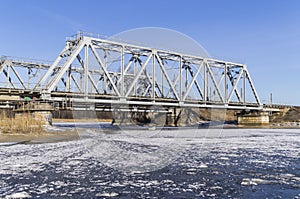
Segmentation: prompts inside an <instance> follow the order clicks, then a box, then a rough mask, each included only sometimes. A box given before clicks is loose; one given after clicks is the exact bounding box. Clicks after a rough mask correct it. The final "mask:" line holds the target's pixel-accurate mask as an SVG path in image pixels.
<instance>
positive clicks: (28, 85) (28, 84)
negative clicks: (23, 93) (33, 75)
mask: <svg viewBox="0 0 300 199" xmlns="http://www.w3.org/2000/svg"><path fill="white" fill-rule="evenodd" d="M27 70H28V72H27V75H28V76H27V78H28V79H27V80H28V82H27V88H28V89H30V68H29V67H27Z"/></svg>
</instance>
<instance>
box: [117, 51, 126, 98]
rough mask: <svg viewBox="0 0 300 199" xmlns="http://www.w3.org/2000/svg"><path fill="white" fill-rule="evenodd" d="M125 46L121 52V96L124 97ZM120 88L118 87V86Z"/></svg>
mask: <svg viewBox="0 0 300 199" xmlns="http://www.w3.org/2000/svg"><path fill="white" fill-rule="evenodd" d="M124 56H125V55H124V46H122V50H121V79H122V81H121V96H122V97H124V95H125V93H124V79H125V78H124ZM117 86H118V85H117Z"/></svg>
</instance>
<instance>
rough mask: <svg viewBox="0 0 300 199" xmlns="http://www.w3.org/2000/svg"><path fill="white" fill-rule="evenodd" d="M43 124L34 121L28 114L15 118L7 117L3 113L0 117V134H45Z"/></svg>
mask: <svg viewBox="0 0 300 199" xmlns="http://www.w3.org/2000/svg"><path fill="white" fill-rule="evenodd" d="M43 125H44V123H43V122H42V121H41V120H37V119H35V118H34V117H33V116H31V115H30V114H28V115H23V116H19V117H15V118H10V117H7V115H6V114H5V113H2V114H1V115H0V133H2V134H40V133H43V132H46V131H45V130H44V129H43Z"/></svg>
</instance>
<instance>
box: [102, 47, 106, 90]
mask: <svg viewBox="0 0 300 199" xmlns="http://www.w3.org/2000/svg"><path fill="white" fill-rule="evenodd" d="M106 68H107V52H106V50H104V69H106ZM106 78H107V77H106V75H105V74H104V71H103V84H102V89H103V93H104V94H106V81H107V80H106Z"/></svg>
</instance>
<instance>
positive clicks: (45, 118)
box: [14, 102, 53, 125]
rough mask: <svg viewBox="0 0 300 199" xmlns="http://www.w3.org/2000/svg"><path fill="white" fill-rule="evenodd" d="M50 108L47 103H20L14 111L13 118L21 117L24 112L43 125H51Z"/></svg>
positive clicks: (51, 108)
mask: <svg viewBox="0 0 300 199" xmlns="http://www.w3.org/2000/svg"><path fill="white" fill-rule="evenodd" d="M52 110H53V107H52V105H51V104H49V103H43V102H28V103H24V104H22V105H21V106H20V107H19V108H17V109H15V110H14V112H15V118H18V117H23V116H24V115H25V114H26V115H30V116H31V117H32V118H34V119H35V120H38V121H40V122H41V123H43V124H45V125H52V112H51V111H52Z"/></svg>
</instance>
